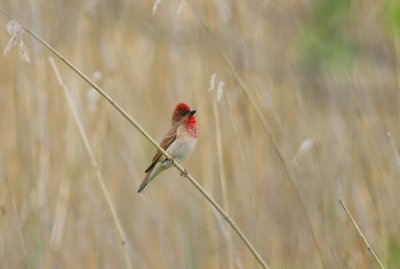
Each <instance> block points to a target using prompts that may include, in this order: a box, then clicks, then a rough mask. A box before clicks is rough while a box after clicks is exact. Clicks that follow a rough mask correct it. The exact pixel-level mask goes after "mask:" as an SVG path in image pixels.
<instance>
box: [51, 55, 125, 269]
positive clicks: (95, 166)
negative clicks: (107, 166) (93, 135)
mask: <svg viewBox="0 0 400 269" xmlns="http://www.w3.org/2000/svg"><path fill="white" fill-rule="evenodd" d="M49 62H50V65H51V67H52V68H53V71H54V73H55V75H56V78H57V80H58V83H59V84H60V87H61V88H62V90H63V92H64V94H65V97H66V99H67V102H68V106H69V108H70V109H71V112H72V115H73V117H74V120H75V123H76V125H77V127H78V130H79V134H80V136H81V138H82V141H83V144H84V146H85V149H86V151H87V153H88V154H89V157H90V160H91V163H92V166H93V169H94V170H95V172H96V177H97V180H98V183H99V185H100V188H101V190H102V192H103V194H104V197H105V199H106V202H107V205H108V207H109V208H110V211H111V215H112V218H113V220H114V223H115V226H116V227H117V231H118V235H119V237H120V240H121V242H120V243H121V246H122V248H123V250H124V254H125V262H126V267H127V268H129V269H131V268H132V264H131V260H130V259H129V253H128V249H127V245H126V237H125V233H124V231H123V229H122V225H121V221H120V220H119V218H118V215H117V211H116V210H115V207H114V203H113V201H112V199H111V195H110V193H109V192H108V189H107V187H106V184H105V183H104V178H103V174H102V173H101V171H100V168H99V164H98V162H97V160H96V157H95V155H94V152H93V149H92V146H91V145H90V142H89V139H88V136H87V134H86V132H85V129H84V128H83V125H82V122H81V120H80V118H79V115H78V112H77V110H76V107H75V105H74V102H73V100H72V98H71V95H70V94H69V91H68V88H67V86H66V85H65V84H64V82H63V80H62V78H61V74H60V72H59V70H58V68H57V65H56V63H55V62H54V59H53V58H52V57H49Z"/></svg>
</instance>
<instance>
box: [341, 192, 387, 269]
mask: <svg viewBox="0 0 400 269" xmlns="http://www.w3.org/2000/svg"><path fill="white" fill-rule="evenodd" d="M339 202H340V205H341V206H342V207H343V209H344V211H345V212H346V214H347V216H348V217H349V219H350V221H351V223H353V225H354V227H355V228H356V230H357V233H358V235H359V236H360V237H361V239H362V240H363V242H364V244H365V246H366V247H367V249H368V251H369V252H370V253H371V254H372V256H373V257H374V259H375V260H376V262H377V263H378V264H379V267H380V268H381V269H385V266H384V265H383V263H382V261H381V260H380V259H379V257H378V255H376V253H375V251H374V250H373V249H372V248H371V246H370V244H369V243H368V241H367V239H366V238H365V236H364V234H363V232H362V231H361V229H360V227H359V226H358V224H357V222H356V221H355V220H354V218H353V216H352V215H351V213H350V210H349V209H348V208H347V206H346V204H345V203H344V202H343V201H342V199H339Z"/></svg>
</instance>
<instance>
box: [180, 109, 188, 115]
mask: <svg viewBox="0 0 400 269" xmlns="http://www.w3.org/2000/svg"><path fill="white" fill-rule="evenodd" d="M186 113H187V112H186V111H185V110H181V111H180V112H179V114H181V115H182V116H185V115H186Z"/></svg>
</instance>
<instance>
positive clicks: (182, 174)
mask: <svg viewBox="0 0 400 269" xmlns="http://www.w3.org/2000/svg"><path fill="white" fill-rule="evenodd" d="M187 176H188V171H187V170H186V169H185V170H183V171H182V172H181V177H187Z"/></svg>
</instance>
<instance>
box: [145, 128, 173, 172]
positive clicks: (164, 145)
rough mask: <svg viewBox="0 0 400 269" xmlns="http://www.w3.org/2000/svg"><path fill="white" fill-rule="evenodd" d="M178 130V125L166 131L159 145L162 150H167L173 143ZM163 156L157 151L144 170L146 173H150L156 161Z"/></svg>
mask: <svg viewBox="0 0 400 269" xmlns="http://www.w3.org/2000/svg"><path fill="white" fill-rule="evenodd" d="M177 129H178V125H175V126H172V127H171V129H170V130H169V131H168V133H167V135H166V136H165V137H164V139H163V140H162V141H161V143H160V147H162V148H163V149H164V150H167V148H168V147H169V146H170V145H171V144H172V142H174V141H175V139H176V131H177ZM162 155H163V154H162V153H161V152H160V151H159V150H157V151H156V155H154V157H153V160H152V162H151V164H150V166H149V167H148V168H147V169H146V173H148V172H150V171H151V170H152V169H153V168H154V166H155V165H156V163H157V162H158V160H159V159H160V158H161V156H162Z"/></svg>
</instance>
